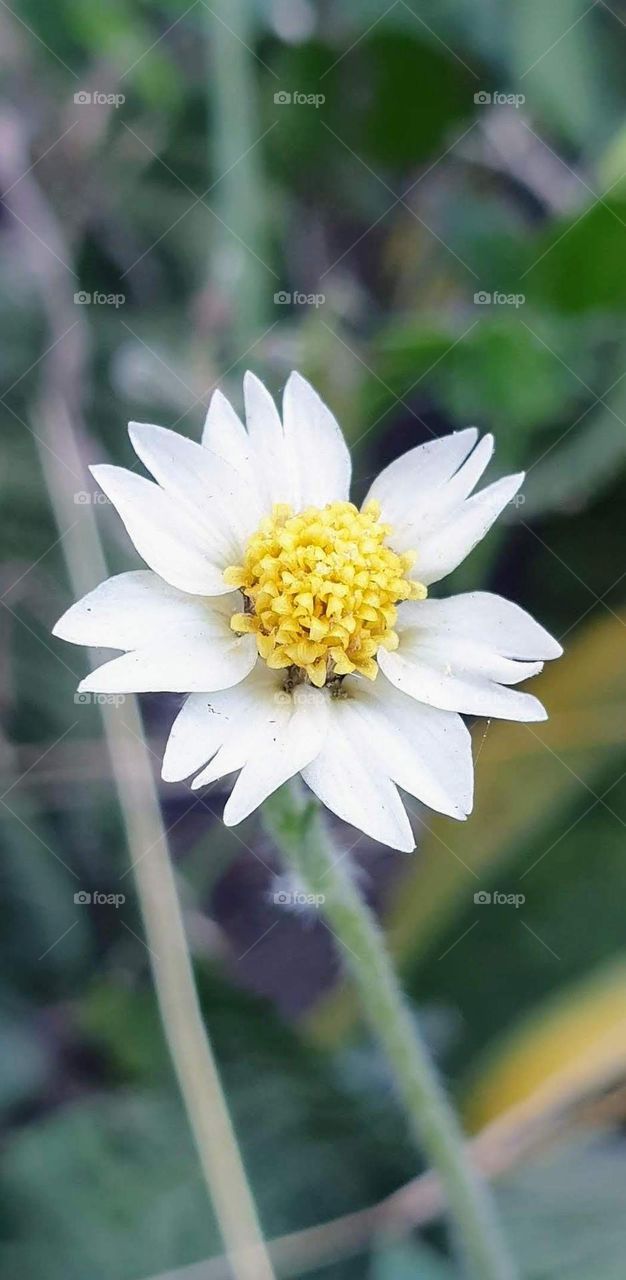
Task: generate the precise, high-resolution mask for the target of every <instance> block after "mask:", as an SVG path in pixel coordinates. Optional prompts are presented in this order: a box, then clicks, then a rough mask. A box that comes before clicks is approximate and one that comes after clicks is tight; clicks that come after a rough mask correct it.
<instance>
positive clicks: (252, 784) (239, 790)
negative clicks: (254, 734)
mask: <svg viewBox="0 0 626 1280" xmlns="http://www.w3.org/2000/svg"><path fill="white" fill-rule="evenodd" d="M329 701H330V700H329V698H328V696H327V694H324V693H322V691H321V689H313V688H305V687H304V686H300V688H299V689H296V690H294V694H293V695H292V697H291V702H290V706H289V707H288V709H287V708H285V710H286V711H287V714H286V715H285V713H284V712H283V714H282V715H281V716H280V717H276V722H275V723H274V724H273V725H272V726H271V727H270V731H269V732H268V733H267V734H265V735H264V738H263V742H262V744H261V750H260V752H259V753H258V754H254V755H252V756H251V758H250V759H249V760H248V762H247V763H246V764H245V765H244V767H243V769H242V770H241V773H240V774H239V777H238V779H237V781H236V783H235V786H234V787H233V790H232V793H231V796H230V799H229V801H228V803H227V805H226V808H225V809H224V822H225V823H226V825H227V826H229V827H232V826H235V825H236V823H238V822H242V821H243V819H244V818H247V817H248V814H250V813H252V811H253V810H254V809H256V808H257V807H258V805H260V804H262V803H263V801H264V800H265V799H266V798H267V796H269V795H271V794H272V792H274V791H276V790H277V788H278V787H280V786H282V784H283V782H286V781H287V779H288V778H292V777H293V776H294V774H295V773H299V772H300V770H301V769H303V768H304V767H305V765H308V764H309V763H310V761H311V760H313V759H314V757H315V756H316V755H317V754H318V753H319V751H320V750H321V748H322V746H323V743H324V740H325V738H326V734H327V732H328V708H329Z"/></svg>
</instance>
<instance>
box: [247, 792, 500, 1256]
mask: <svg viewBox="0 0 626 1280" xmlns="http://www.w3.org/2000/svg"><path fill="white" fill-rule="evenodd" d="M264 818H265V823H266V825H267V829H268V831H269V832H270V834H271V835H272V837H273V839H274V840H275V842H276V844H277V845H278V847H279V848H280V850H281V852H282V853H283V855H284V857H285V859H286V861H287V862H288V863H289V864H290V865H291V867H292V868H293V869H294V871H295V872H296V874H297V876H298V877H299V879H300V880H301V881H302V882H303V884H304V887H305V889H306V891H307V892H309V893H311V894H315V895H321V897H322V899H323V903H322V907H321V909H322V911H323V914H324V916H325V918H326V921H327V923H328V925H329V927H330V929H331V931H332V933H333V934H334V936H335V938H336V939H337V941H338V942H339V944H340V946H341V949H342V953H343V957H344V959H345V963H346V967H347V969H348V970H349V972H350V974H351V976H352V979H353V981H354V983H355V986H356V988H357V990H358V994H359V997H360V1000H361V1005H362V1009H363V1012H364V1014H365V1016H366V1018H367V1020H368V1022H369V1024H370V1026H371V1028H372V1031H373V1032H374V1034H375V1035H376V1036H377V1038H378V1039H379V1040H380V1042H381V1044H382V1046H383V1048H384V1050H385V1052H386V1055H387V1059H388V1062H389V1065H390V1067H391V1070H392V1072H393V1076H394V1080H395V1084H396V1087H397V1090H398V1093H399V1095H400V1097H401V1099H402V1101H403V1103H404V1107H405V1110H406V1113H407V1116H408V1119H409V1122H410V1124H411V1128H412V1130H413V1133H414V1136H415V1138H416V1140H417V1142H418V1144H419V1145H420V1146H421V1147H422V1148H423V1150H424V1151H425V1153H426V1155H427V1157H428V1159H429V1161H430V1162H431V1164H432V1166H433V1167H434V1168H435V1169H436V1170H437V1171H438V1173H439V1175H440V1177H441V1180H442V1183H443V1186H444V1189H445V1193H446V1197H447V1202H448V1208H449V1212H450V1215H451V1218H452V1222H453V1225H454V1234H455V1239H456V1242H458V1246H459V1249H460V1252H461V1255H462V1257H463V1259H464V1261H465V1263H466V1265H467V1272H468V1274H469V1275H470V1276H471V1277H472V1280H515V1276H516V1271H515V1268H514V1265H513V1262H512V1260H511V1259H510V1258H509V1256H508V1252H507V1249H506V1246H505V1244H504V1241H503V1239H502V1237H501V1233H500V1228H499V1224H498V1221H497V1217H496V1213H495V1208H494V1206H493V1204H492V1199H491V1195H490V1192H489V1190H488V1188H487V1186H486V1184H485V1183H484V1182H483V1180H482V1178H481V1176H480V1175H479V1174H478V1172H477V1171H476V1169H475V1168H474V1167H473V1166H472V1164H471V1161H470V1159H469V1158H468V1154H467V1150H466V1146H465V1140H464V1135H463V1133H462V1131H461V1128H460V1125H459V1123H458V1121H457V1118H456V1116H455V1114H454V1111H453V1110H452V1107H451V1105H450V1103H449V1101H448V1098H447V1096H446V1094H445V1092H444V1089H443V1087H442V1085H441V1084H440V1081H439V1079H438V1076H437V1074H436V1071H435V1069H434V1066H433V1064H432V1061H431V1058H430V1054H429V1052H428V1050H427V1048H426V1046H425V1045H424V1043H423V1041H422V1039H421V1036H420V1033H419V1030H418V1028H417V1025H416V1023H415V1021H414V1019H413V1017H412V1016H411V1013H410V1011H409V1008H408V1005H407V1003H406V1001H405V999H404V997H403V994H402V992H401V989H400V986H399V984H398V980H397V978H396V974H395V971H394V968H393V965H392V962H391V959H390V956H389V953H388V951H387V947H386V943H385V939H384V936H383V934H382V932H381V930H380V929H379V927H378V924H377V923H376V920H375V919H374V916H373V914H372V912H371V911H370V909H369V907H368V906H367V904H366V903H365V902H364V900H363V898H362V896H361V894H360V893H359V891H358V888H357V887H356V885H355V883H354V880H353V877H352V875H351V873H350V868H349V865H348V864H347V862H346V860H345V858H342V857H341V856H339V857H337V856H336V855H335V854H334V852H333V849H332V847H331V843H330V840H329V836H328V832H327V828H326V825H325V823H324V820H323V817H322V815H321V813H320V809H319V805H318V804H317V803H316V802H314V801H313V802H311V801H308V800H306V799H305V798H304V797H303V796H302V795H301V794H299V793H298V792H297V791H296V789H295V787H294V786H293V784H292V785H291V786H289V785H288V786H286V787H283V788H282V789H281V791H279V792H278V793H276V794H275V795H274V796H272V797H271V798H270V799H269V800H268V801H266V803H265V806H264Z"/></svg>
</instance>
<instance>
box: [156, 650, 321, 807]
mask: <svg viewBox="0 0 626 1280" xmlns="http://www.w3.org/2000/svg"><path fill="white" fill-rule="evenodd" d="M283 684H284V672H275V671H270V670H269V668H267V667H266V666H265V665H264V664H263V663H259V664H258V665H257V667H256V668H255V670H254V671H253V672H252V674H251V675H250V676H249V677H248V679H247V680H245V681H243V683H242V684H241V685H239V686H238V687H237V688H236V689H232V690H229V691H228V693H222V694H219V695H217V696H216V697H214V698H211V699H208V700H204V707H203V706H202V704H201V700H197V699H193V700H192V699H189V702H188V703H187V704H186V707H185V708H184V709H183V711H182V712H181V714H180V716H179V718H178V721H177V722H176V726H175V730H176V734H174V730H173V731H172V742H171V745H170V744H168V752H167V753H166V760H165V761H164V770H166V772H165V773H164V776H167V777H172V776H176V775H178V776H181V773H180V771H182V770H185V773H183V774H182V776H185V775H186V772H187V771H189V772H191V771H193V770H194V769H195V768H196V767H197V765H198V763H201V761H200V760H199V755H200V754H203V753H204V751H205V750H206V755H204V760H206V759H208V757H209V756H210V755H213V758H212V760H211V763H210V764H209V765H208V767H207V768H206V769H204V770H203V771H202V773H200V774H199V775H198V777H197V778H196V779H195V780H194V782H193V784H192V786H193V789H194V790H195V789H197V788H198V787H201V786H205V785H206V784H207V783H209V782H214V781H215V780H216V779H217V778H221V777H224V776H225V775H226V774H228V773H233V772H234V771H235V770H236V769H241V773H240V775H239V778H238V779H237V782H236V783H235V786H234V788H233V791H232V794H231V797H230V799H229V801H228V803H227V805H226V809H225V810H224V822H225V823H226V824H227V825H228V826H234V825H235V824H236V823H238V822H242V821H243V819H244V818H245V817H247V816H248V814H250V813H252V811H253V810H254V809H256V808H257V807H258V805H260V804H261V803H262V802H263V800H265V799H266V797H267V796H268V795H271V793H272V792H273V791H275V790H276V788H277V787H279V786H281V785H282V783H283V782H286V781H287V779H288V778H291V777H293V775H294V774H295V773H298V771H299V770H300V769H301V768H302V767H303V765H305V764H308V763H309V761H310V760H311V759H312V758H313V756H315V755H316V754H317V752H318V751H319V750H320V747H321V745H322V743H323V741H324V737H325V734H326V729H327V723H328V707H329V701H330V700H329V698H328V696H327V694H325V693H322V691H321V690H319V689H312V688H308V687H307V688H305V687H304V686H299V687H296V689H295V690H294V691H293V693H287V692H285V691H284V689H283ZM203 715H206V716H208V717H210V718H211V719H210V723H206V725H205V727H204V729H203V728H202V718H203ZM192 739H193V741H192ZM200 739H201V741H202V746H200ZM207 748H208V749H207ZM213 753H215V754H213ZM190 761H191V768H190V769H188V766H189V763H190Z"/></svg>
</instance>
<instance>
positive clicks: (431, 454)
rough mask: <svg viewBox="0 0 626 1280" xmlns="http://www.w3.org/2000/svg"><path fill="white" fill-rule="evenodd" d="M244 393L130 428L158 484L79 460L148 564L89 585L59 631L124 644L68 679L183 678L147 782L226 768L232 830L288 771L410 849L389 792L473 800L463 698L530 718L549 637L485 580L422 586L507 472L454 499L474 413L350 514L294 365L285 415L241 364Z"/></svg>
mask: <svg viewBox="0 0 626 1280" xmlns="http://www.w3.org/2000/svg"><path fill="white" fill-rule="evenodd" d="M244 391H245V406H246V427H244V426H243V425H242V423H241V422H240V420H239V418H238V417H237V415H236V414H235V412H234V410H233V409H232V408H231V406H230V404H229V403H228V401H227V400H226V399H225V398H224V397H223V396H222V395H221V394H220V392H216V393H215V395H214V396H213V399H212V401H211V406H210V408H209V412H208V415H207V420H206V425H205V428H204V434H203V439H202V445H199V444H194V443H193V442H191V441H189V440H186V439H184V438H183V437H182V436H179V435H176V434H175V433H174V432H172V431H167V430H164V429H163V428H161V427H156V426H149V425H147V424H139V423H131V425H130V428H129V430H130V437H131V440H132V443H133V445H134V448H135V450H136V452H137V454H138V456H139V458H140V459H141V461H142V462H143V463H144V465H145V466H146V467H147V469H148V470H149V471H150V472H151V473H152V475H153V477H154V480H155V481H156V483H153V481H152V480H147V479H144V478H143V477H142V476H139V475H137V474H135V472H132V471H125V470H123V469H122V468H120V467H113V466H98V467H94V468H93V474H94V475H95V477H96V479H97V480H98V483H99V484H100V485H101V487H102V489H103V490H104V492H105V493H106V494H107V496H108V497H109V498H110V500H111V502H112V503H113V504H114V506H115V507H116V508H117V510H118V512H119V514H120V516H121V517H122V520H123V521H124V524H125V525H126V528H127V530H128V533H129V534H130V537H131V538H132V540H133V542H134V544H135V547H136V548H137V551H138V552H139V554H140V555H141V556H142V557H143V559H144V560H145V562H146V564H147V565H148V566H149V568H148V569H147V570H136V571H133V572H130V573H122V574H120V575H119V576H118V577H114V578H109V579H108V581H106V582H103V583H102V584H101V585H100V586H99V587H96V589H95V591H92V592H91V593H90V595H88V596H86V597H85V598H84V599H83V600H81V601H79V603H78V604H75V605H74V606H73V607H72V608H71V609H69V610H68V612H67V613H66V614H64V616H63V617H62V618H61V620H60V622H58V623H57V626H56V627H55V635H57V636H61V637H62V638H63V639H65V640H70V641H72V642H73V643H74V644H85V645H91V646H102V647H104V648H111V649H120V650H123V651H124V652H123V655H122V656H121V657H116V658H113V659H112V660H111V661H109V662H106V663H105V664H104V666H101V667H99V668H98V670H97V671H95V672H93V674H92V675H90V676H88V677H87V679H86V680H83V681H82V683H81V685H80V689H81V690H91V691H97V692H101V693H130V692H141V691H147V690H150V691H156V690H169V691H171V692H178V693H187V694H189V695H190V696H189V697H188V698H187V700H186V702H185V703H184V705H183V708H182V710H181V712H180V714H179V715H178V718H177V719H176V721H175V723H174V726H173V729H172V732H171V735H170V739H169V742H168V744H167V748H166V751H165V758H164V761H163V777H164V778H165V779H166V780H167V781H177V780H181V779H184V778H189V777H190V776H192V775H195V777H194V780H193V782H192V783H191V785H192V787H201V786H205V785H206V784H208V783H210V782H213V781H215V780H216V779H218V778H223V777H225V776H226V775H227V774H230V773H234V772H236V771H239V776H238V778H237V781H236V782H235V785H234V787H233V790H232V792H231V795H230V799H229V800H228V803H227V805H226V809H225V812H224V821H225V822H226V823H227V824H228V825H233V824H235V823H238V822H241V821H242V819H243V818H245V817H247V816H248V814H250V813H251V812H252V811H253V810H254V809H255V808H256V807H257V806H258V805H260V804H261V803H262V801H263V800H264V799H265V798H266V797H267V796H268V795H270V794H271V793H272V792H273V791H274V790H275V789H276V788H277V787H279V786H280V785H281V784H282V783H283V782H285V781H286V780H287V779H288V778H290V777H292V776H293V775H294V774H296V773H298V772H301V773H302V776H303V778H304V780H305V782H306V783H307V784H308V786H309V787H310V788H311V789H312V790H313V791H314V792H315V793H316V795H317V796H319V798H320V800H321V801H322V802H323V803H324V804H325V805H327V806H328V808H329V809H331V810H332V811H333V812H334V813H336V814H338V816H339V817H340V818H342V819H344V821H346V822H349V823H352V825H353V826H355V827H358V828H359V829H361V830H362V831H364V832H366V833H367V834H368V835H369V836H371V837H372V838H373V839H374V840H379V841H381V842H382V843H384V844H388V845H391V846H392V847H393V848H397V849H404V850H411V849H413V848H414V847H415V841H414V838H413V832H412V830H411V826H410V823H409V820H408V817H407V814H406V811H405V809H404V806H403V804H402V801H401V799H400V796H399V794H398V790H397V787H401V788H403V790H404V791H406V792H408V793H409V794H411V795H413V796H415V797H417V799H418V800H420V801H422V802H423V803H424V804H426V805H429V806H430V807H431V808H433V809H437V810H439V811H440V812H441V813H445V814H448V815H450V816H451V817H455V818H464V817H466V816H467V814H468V813H469V812H470V811H471V807H472V792H473V765H472V754H471V742H470V735H469V733H468V730H467V728H466V726H465V724H464V722H463V720H462V719H461V716H460V714H459V712H461V713H465V714H469V715H479V716H498V717H503V718H506V719H510V720H526V721H531V720H542V719H545V714H546V713H545V711H544V708H543V707H542V705H541V703H540V702H538V701H537V699H536V698H534V697H532V696H531V695H530V694H527V693H519V692H517V691H516V690H515V689H514V688H512V687H511V686H514V685H517V684H519V683H520V681H522V680H525V679H526V678H527V677H528V676H533V675H536V674H537V672H539V671H541V668H542V666H543V662H542V659H545V658H555V657H557V656H558V655H559V654H560V653H561V647H560V645H559V644H557V642H556V640H553V639H552V637H551V636H550V635H548V633H547V631H545V630H544V629H543V627H541V626H539V624H538V623H537V622H534V621H533V619H532V618H531V617H530V616H529V615H528V614H527V613H525V612H524V611H523V610H522V609H520V608H519V607H518V606H517V605H515V604H511V603H510V602H509V601H507V600H503V599H501V598H500V597H499V596H495V595H490V594H488V593H486V592H479V591H476V592H470V593H468V594H464V595H457V596H452V597H450V598H449V599H443V600H441V599H426V598H425V597H426V595H427V588H429V587H430V586H431V584H432V583H435V582H439V580H440V579H441V578H444V577H445V576H446V574H448V573H450V572H451V571H452V570H453V569H455V568H456V566H457V565H458V564H460V563H461V561H462V560H464V558H465V556H467V555H468V553H469V552H470V551H471V550H472V548H473V547H474V546H475V545H476V543H477V542H479V541H480V539H481V538H482V537H484V535H485V534H486V533H487V531H488V529H489V528H490V527H491V525H492V524H493V522H494V520H495V519H496V517H497V516H498V515H499V514H500V512H501V511H502V509H503V508H504V507H505V506H506V504H507V503H508V502H510V501H511V499H512V498H513V496H514V494H515V493H516V492H517V490H518V488H519V486H520V484H521V482H522V480H523V475H515V476H509V477H507V478H505V479H503V480H497V481H496V482H495V484H491V485H488V486H487V487H486V488H484V489H482V490H481V491H480V492H479V493H475V494H473V496H471V495H472V491H473V489H474V488H475V486H476V484H477V482H478V481H479V479H480V477H481V476H482V474H483V471H484V470H485V468H486V466H487V463H488V462H489V459H490V457H491V453H492V449H493V439H492V437H491V436H485V437H484V438H483V439H482V440H481V441H480V442H479V443H477V440H478V433H477V431H476V430H475V428H473V427H470V428H468V429H467V430H465V431H459V432H457V433H455V434H453V435H449V436H445V437H444V438H442V439H439V440H432V441H429V442H428V443H427V444H423V445H420V446H419V447H418V448H415V449H411V450H410V451H409V452H408V453H406V454H404V456H403V457H401V458H399V459H398V460H397V461H396V462H393V463H392V464H391V466H388V467H386V468H385V470H384V471H383V472H382V473H381V474H380V475H379V477H378V479H377V480H375V482H374V484H373V485H372V487H371V489H370V491H369V493H368V495H367V497H366V499H365V503H364V504H363V507H362V508H361V511H360V512H359V511H358V510H357V508H356V507H355V506H353V505H352V504H350V503H349V486H350V456H349V453H348V450H347V447H346V444H345V441H344V439H343V436H342V434H341V431H340V429H339V427H338V425H337V423H336V421H335V419H334V418H333V416H332V414H331V413H330V411H329V410H328V409H327V408H326V405H324V404H323V403H322V401H321V400H320V398H319V396H318V395H317V394H316V392H315V391H314V390H313V388H312V387H310V386H309V384H308V383H307V382H305V381H304V379H303V378H301V377H300V376H299V375H298V374H297V373H293V374H292V375H291V377H290V378H289V380H288V382H287V385H286V387H285V393H284V400H283V419H282V422H281V419H280V416H279V413H278V411H277V409H276V407H275V405H274V402H273V400H272V398H271V396H270V395H269V393H268V392H267V391H266V389H265V387H264V386H263V384H262V383H261V382H259V380H258V378H256V377H254V375H253V374H250V373H249V374H247V375H246V378H245V381H244ZM246 428H247V429H246Z"/></svg>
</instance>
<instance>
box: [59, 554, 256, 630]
mask: <svg viewBox="0 0 626 1280" xmlns="http://www.w3.org/2000/svg"><path fill="white" fill-rule="evenodd" d="M220 599H221V600H229V601H230V613H231V614H233V613H236V612H237V611H238V608H239V607H240V601H241V596H240V595H239V593H238V592H236V593H235V592H233V593H231V595H230V596H228V597H225V596H222V597H220ZM206 616H207V604H206V602H205V601H204V600H203V599H202V597H201V596H190V595H187V594H186V593H185V592H184V591H179V590H178V589H177V588H176V587H172V586H170V584H169V583H168V582H164V581H163V579H162V578H159V577H157V575H156V573H152V572H151V571H150V570H149V569H136V570H133V571H132V572H131V573H120V574H118V575H117V577H115V578H107V580H106V582H101V583H100V585H99V586H98V587H96V588H95V590H94V591H90V592H89V594H88V595H86V596H83V599H82V600H79V601H78V602H77V603H76V604H74V605H72V607H71V609H68V610H67V613H64V614H63V617H62V618H60V619H59V621H58V622H57V624H56V627H55V628H54V630H53V633H52V634H53V635H55V636H60V637H61V639H62V640H69V641H71V643H72V644H88V645H92V646H93V647H94V648H99V649H100V648H101V649H137V648H138V647H139V646H140V645H142V644H146V643H148V642H149V641H150V640H153V639H154V636H155V635H160V634H162V633H163V632H164V631H167V630H169V629H170V628H174V627H177V626H180V625H181V624H184V623H185V622H203V621H205V619H206Z"/></svg>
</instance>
